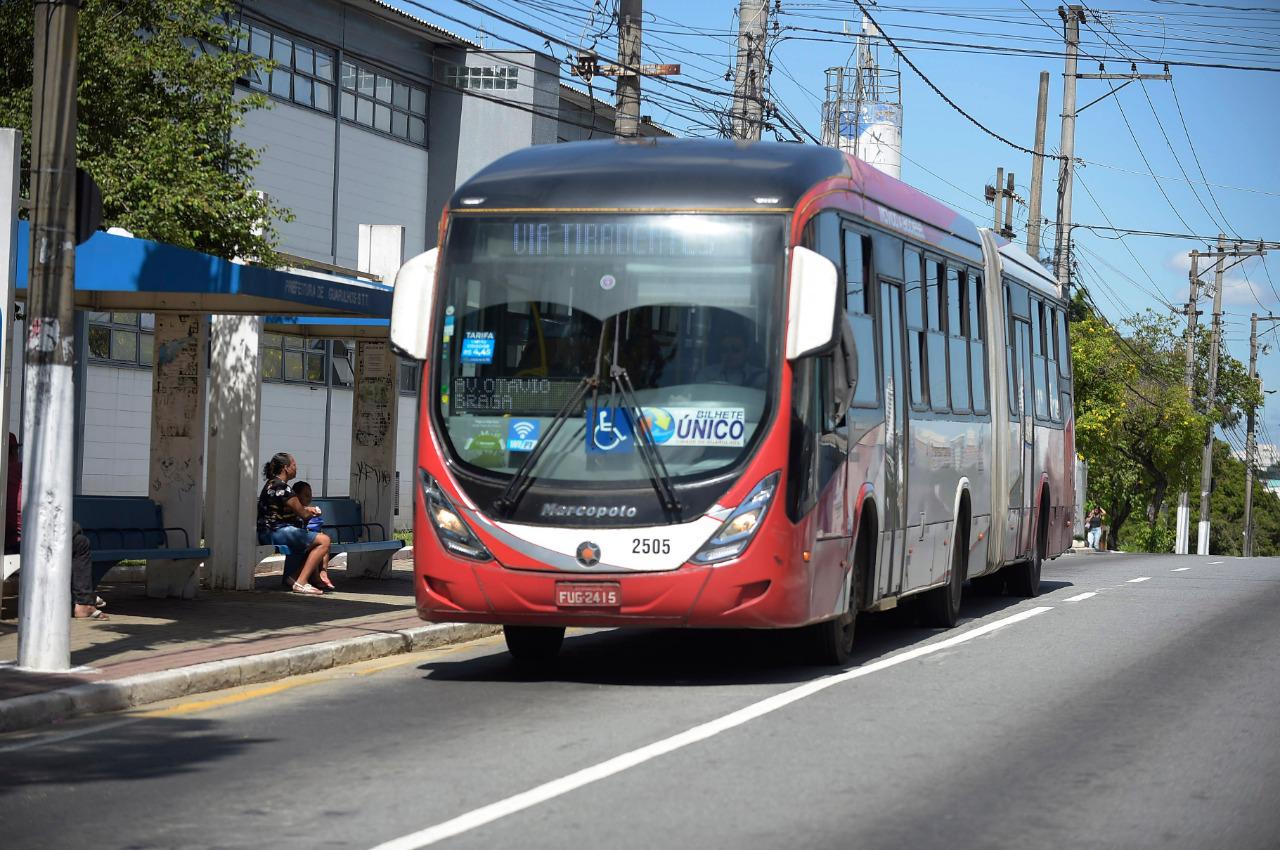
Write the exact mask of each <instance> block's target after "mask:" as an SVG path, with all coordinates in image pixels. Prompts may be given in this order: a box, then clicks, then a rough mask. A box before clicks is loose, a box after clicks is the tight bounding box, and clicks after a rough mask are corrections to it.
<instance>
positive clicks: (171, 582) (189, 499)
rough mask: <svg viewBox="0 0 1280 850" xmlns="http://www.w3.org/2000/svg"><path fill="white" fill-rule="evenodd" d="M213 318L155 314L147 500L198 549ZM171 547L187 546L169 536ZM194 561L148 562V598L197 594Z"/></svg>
mask: <svg viewBox="0 0 1280 850" xmlns="http://www.w3.org/2000/svg"><path fill="white" fill-rule="evenodd" d="M208 339H209V317H208V316H204V315H199V314H194V313H189V314H181V315H179V314H174V313H158V314H156V338H155V368H154V369H153V370H152V378H151V467H150V473H149V477H148V487H147V490H148V495H150V496H151V498H152V499H154V500H155V501H156V502H158V503H159V504H160V510H161V512H162V514H163V516H164V524H165V525H166V526H169V527H171V528H182V529H185V530H186V532H187V538H188V539H189V540H190V545H191V546H199V545H200V538H201V530H202V529H201V520H202V518H203V514H204V492H203V484H204V404H205V373H206V371H207V370H206V368H205V348H206V344H207V342H208ZM169 545H170V546H175V547H181V546H185V545H186V542H185V541H184V540H183V539H182V535H181V534H179V533H175V532H170V534H169ZM197 567H198V562H196V561H190V560H188V561H168V560H153V561H148V562H147V595H148V596H152V597H163V596H178V597H181V598H183V599H192V598H194V597H195V595H196V568H197Z"/></svg>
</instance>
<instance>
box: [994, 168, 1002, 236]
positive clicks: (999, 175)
mask: <svg viewBox="0 0 1280 850" xmlns="http://www.w3.org/2000/svg"><path fill="white" fill-rule="evenodd" d="M1002 203H1004V168H1003V167H1000V168H997V169H996V194H995V197H994V198H992V199H991V229H992V230H994V231H995V232H996V233H999V232H1000V205H1001V204H1002Z"/></svg>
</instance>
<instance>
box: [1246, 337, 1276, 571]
mask: <svg viewBox="0 0 1280 850" xmlns="http://www.w3.org/2000/svg"><path fill="white" fill-rule="evenodd" d="M1267 318H1268V319H1270V318H1272V317H1271V316H1267ZM1249 383H1250V384H1252V385H1253V386H1255V387H1256V386H1257V385H1258V314H1257V313H1254V314H1253V316H1252V317H1250V321H1249ZM1256 417H1257V411H1256V409H1255V408H1254V406H1253V405H1252V404H1251V405H1249V417H1248V429H1247V431H1246V435H1245V438H1244V556H1245V557H1246V558H1252V557H1253V451H1254V442H1253V441H1254V436H1253V429H1254V425H1255V424H1256V423H1255V419H1256Z"/></svg>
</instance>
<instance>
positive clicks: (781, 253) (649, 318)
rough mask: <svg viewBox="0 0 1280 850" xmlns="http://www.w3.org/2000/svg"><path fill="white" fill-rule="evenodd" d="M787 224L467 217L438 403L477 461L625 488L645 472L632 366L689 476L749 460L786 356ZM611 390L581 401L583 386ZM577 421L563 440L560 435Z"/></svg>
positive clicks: (451, 288)
mask: <svg viewBox="0 0 1280 850" xmlns="http://www.w3.org/2000/svg"><path fill="white" fill-rule="evenodd" d="M785 224H786V219H785V218H784V217H783V216H781V215H777V214H770V215H697V214H609V215H606V214H592V215H582V214H557V213H547V214H544V215H517V216H501V215H497V214H494V215H457V216H455V217H454V218H453V220H452V222H451V224H450V228H449V235H448V241H447V244H446V248H445V251H444V252H443V253H444V256H443V258H442V260H443V262H442V266H441V270H440V278H439V280H440V286H441V294H442V298H441V299H440V301H439V303H438V314H437V325H436V333H435V335H434V339H435V340H436V345H435V351H434V355H433V366H432V369H431V374H432V375H433V376H434V378H433V384H434V385H433V386H430V387H426V388H425V389H424V391H426V392H430V393H432V394H433V395H434V396H435V398H436V399H438V402H439V403H438V406H436V407H435V410H436V412H437V413H438V416H439V421H440V424H441V425H443V428H442V431H443V435H444V437H445V438H446V442H447V443H448V445H449V446H450V448H451V449H452V452H453V454H454V456H455V457H456V458H457V459H458V460H460V461H462V463H463V464H464V465H466V466H470V467H474V468H476V470H477V471H484V472H486V473H488V474H491V475H498V476H510V475H512V474H513V473H514V472H515V471H516V470H517V469H519V468H520V467H521V465H522V464H523V463H524V461H525V460H526V459H527V458H528V457H529V453H530V452H532V451H533V450H534V449H535V448H536V447H537V446H538V444H539V442H540V441H542V440H543V439H545V438H547V437H548V436H550V441H549V442H548V444H547V445H546V446H544V447H543V448H542V451H541V453H540V455H539V457H538V458H537V459H536V464H535V465H536V468H534V469H531V470H529V472H531V473H532V475H533V477H534V478H536V479H538V480H540V481H551V482H560V483H572V484H574V485H577V486H585V487H588V488H589V487H593V486H599V487H609V486H614V487H616V486H618V485H619V484H620V483H621V482H643V481H647V480H648V477H649V473H648V471H646V466H645V459H644V455H645V451H644V449H645V447H644V446H641V450H640V451H637V448H636V441H637V439H644V434H643V432H642V431H641V430H640V429H639V428H638V427H637V422H636V421H635V420H636V419H637V418H638V416H637V415H636V414H634V413H632V411H633V410H634V409H635V408H632V407H630V406H629V405H628V404H627V403H626V402H624V400H623V398H622V397H621V395H620V394H617V393H614V392H612V391H611V381H610V376H611V374H616V372H615V370H614V368H613V367H615V366H618V367H621V368H622V369H625V371H626V376H627V378H628V379H629V381H630V384H631V386H632V387H634V391H635V392H634V402H635V404H636V405H637V406H638V407H639V409H640V411H641V414H640V415H642V416H643V417H644V421H645V423H646V424H647V426H648V432H649V434H650V441H651V443H652V446H653V447H654V449H655V450H656V451H657V453H658V455H659V456H660V458H661V460H662V462H663V463H664V464H665V466H666V468H667V470H668V471H669V473H670V476H671V477H672V478H673V479H675V480H677V481H678V480H680V479H682V478H683V479H686V480H688V479H690V478H701V477H705V476H707V475H711V474H714V473H716V472H719V471H723V470H724V469H726V468H727V467H730V466H733V465H734V464H736V463H737V462H738V461H739V460H741V459H742V458H743V457H744V456H745V454H746V453H747V452H749V451H750V450H751V447H752V446H753V445H754V442H755V439H756V436H757V432H758V431H759V429H760V427H761V425H762V424H763V423H764V422H765V421H766V420H767V418H768V415H769V412H770V409H771V401H772V399H773V396H774V393H775V385H776V383H777V372H778V369H777V360H778V359H779V357H780V348H781V344H780V340H779V334H780V330H781V325H782V321H781V316H782V310H781V303H782V301H781V293H782V273H783V260H784V257H785V248H786V241H785V236H784V233H785V231H784V228H785ZM595 375H598V376H600V378H601V380H600V383H599V385H598V387H595V388H593V389H591V390H590V391H588V392H587V393H586V394H585V397H584V398H583V399H582V400H581V401H578V402H576V403H574V404H571V405H569V407H568V408H567V409H566V404H567V403H569V402H571V401H573V400H574V396H575V393H576V392H578V391H579V388H580V385H581V383H582V380H583V379H584V378H589V377H592V376H595ZM562 410H564V422H563V424H562V427H560V428H559V429H558V430H556V429H552V428H551V424H552V422H553V420H555V418H556V416H557V414H558V413H560V412H561V411H562Z"/></svg>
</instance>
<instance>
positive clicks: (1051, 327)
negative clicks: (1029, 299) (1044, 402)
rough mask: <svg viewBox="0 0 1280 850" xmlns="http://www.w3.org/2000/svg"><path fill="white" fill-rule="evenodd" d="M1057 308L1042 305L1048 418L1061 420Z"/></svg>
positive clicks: (1055, 420)
mask: <svg viewBox="0 0 1280 850" xmlns="http://www.w3.org/2000/svg"><path fill="white" fill-rule="evenodd" d="M1057 316H1058V310H1057V308H1055V307H1052V306H1050V305H1048V304H1046V305H1045V307H1044V318H1045V325H1044V336H1045V359H1046V361H1047V363H1046V367H1045V372H1046V375H1047V377H1046V383H1045V386H1046V387H1047V388H1048V390H1047V391H1048V395H1049V418H1050V419H1051V420H1053V421H1054V422H1061V421H1062V397H1061V396H1060V395H1059V393H1058V319H1057Z"/></svg>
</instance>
